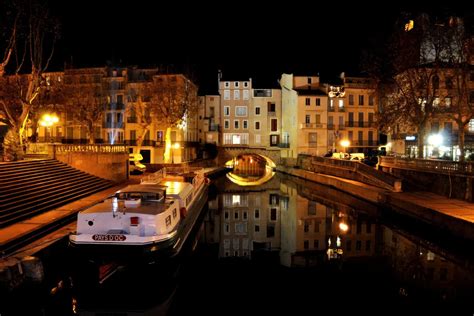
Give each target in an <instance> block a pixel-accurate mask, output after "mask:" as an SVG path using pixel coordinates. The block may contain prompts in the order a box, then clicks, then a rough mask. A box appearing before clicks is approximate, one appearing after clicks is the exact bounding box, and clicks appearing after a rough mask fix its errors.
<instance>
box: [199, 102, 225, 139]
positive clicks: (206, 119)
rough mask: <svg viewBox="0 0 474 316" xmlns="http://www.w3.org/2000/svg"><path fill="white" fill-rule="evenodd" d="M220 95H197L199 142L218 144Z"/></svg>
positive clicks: (220, 127)
mask: <svg viewBox="0 0 474 316" xmlns="http://www.w3.org/2000/svg"><path fill="white" fill-rule="evenodd" d="M220 102H221V96H220V95H206V96H200V97H199V114H198V116H199V124H198V125H199V143H208V144H215V145H220V144H221V142H220V135H219V132H220V131H221V129H222V126H221V125H220V124H219V123H220V120H221V107H220Z"/></svg>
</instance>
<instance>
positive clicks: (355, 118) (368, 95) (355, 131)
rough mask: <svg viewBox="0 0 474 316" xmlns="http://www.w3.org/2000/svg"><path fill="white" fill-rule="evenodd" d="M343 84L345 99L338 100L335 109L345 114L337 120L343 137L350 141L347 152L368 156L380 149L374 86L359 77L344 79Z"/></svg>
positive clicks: (367, 79) (366, 79)
mask: <svg viewBox="0 0 474 316" xmlns="http://www.w3.org/2000/svg"><path fill="white" fill-rule="evenodd" d="M343 83H344V86H343V88H344V91H345V95H344V98H339V99H338V100H337V102H338V109H339V110H341V109H342V111H343V112H344V115H341V116H343V117H344V119H342V120H341V119H339V127H340V129H342V130H344V132H343V133H342V134H341V135H342V138H345V139H347V140H349V147H348V148H347V152H355V153H356V152H359V153H362V152H363V153H366V154H368V153H370V152H371V151H373V150H376V149H377V148H378V146H379V135H378V130H377V125H376V121H375V120H376V113H377V111H378V107H377V100H376V95H375V88H374V84H373V82H372V80H370V79H369V78H361V77H344V78H343ZM336 99H337V98H336ZM335 101H336V100H335ZM341 102H344V104H342V103H341ZM334 103H335V102H334ZM341 135H340V136H339V137H340V138H341Z"/></svg>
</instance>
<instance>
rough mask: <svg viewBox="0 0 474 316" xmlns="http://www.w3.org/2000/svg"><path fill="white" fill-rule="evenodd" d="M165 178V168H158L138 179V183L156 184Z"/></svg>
mask: <svg viewBox="0 0 474 316" xmlns="http://www.w3.org/2000/svg"><path fill="white" fill-rule="evenodd" d="M164 178H166V168H163V169H160V170H158V171H157V172H154V173H152V174H150V175H147V176H146V177H143V178H141V179H140V184H157V183H160V182H161V181H162V180H163V179H164Z"/></svg>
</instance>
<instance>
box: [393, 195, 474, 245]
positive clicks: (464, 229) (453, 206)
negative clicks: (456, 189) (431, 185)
mask: <svg viewBox="0 0 474 316" xmlns="http://www.w3.org/2000/svg"><path fill="white" fill-rule="evenodd" d="M386 202H387V204H389V205H390V206H393V207H395V208H396V209H397V210H398V211H399V212H400V213H404V214H407V215H410V216H415V217H417V218H419V219H421V220H423V221H425V222H428V223H430V224H435V225H437V226H439V227H440V228H442V229H445V230H449V231H450V232H451V233H452V234H454V235H456V236H459V237H462V238H466V239H470V240H473V241H474V203H469V202H466V201H463V200H458V199H450V198H447V197H444V196H442V195H438V194H434V193H431V192H426V191H419V192H400V193H392V192H390V193H387V194H386Z"/></svg>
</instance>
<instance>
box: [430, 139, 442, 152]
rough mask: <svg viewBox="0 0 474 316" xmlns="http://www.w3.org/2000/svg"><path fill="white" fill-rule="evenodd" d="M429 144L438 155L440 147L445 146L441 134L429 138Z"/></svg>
mask: <svg viewBox="0 0 474 316" xmlns="http://www.w3.org/2000/svg"><path fill="white" fill-rule="evenodd" d="M428 144H430V145H431V146H432V147H433V153H435V152H436V153H437V152H438V147H439V146H441V144H443V136H442V135H440V134H433V135H430V136H428Z"/></svg>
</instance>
